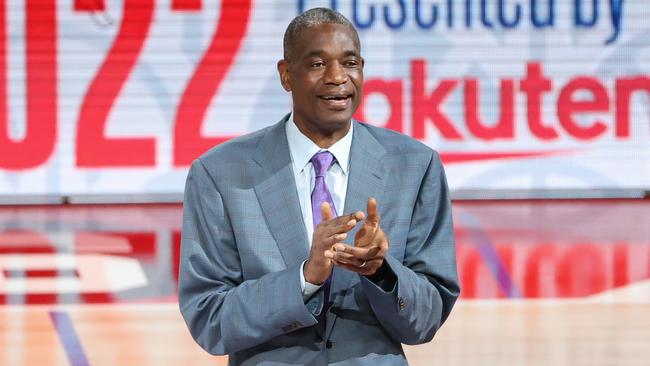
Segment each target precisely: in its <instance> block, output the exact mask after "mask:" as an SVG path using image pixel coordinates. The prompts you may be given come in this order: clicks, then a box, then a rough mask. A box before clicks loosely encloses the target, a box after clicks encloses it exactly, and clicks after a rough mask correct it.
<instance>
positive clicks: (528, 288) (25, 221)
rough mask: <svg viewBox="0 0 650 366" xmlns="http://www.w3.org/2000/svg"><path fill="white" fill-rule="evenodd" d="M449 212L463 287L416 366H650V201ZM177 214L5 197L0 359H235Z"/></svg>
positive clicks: (417, 354)
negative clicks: (189, 256)
mask: <svg viewBox="0 0 650 366" xmlns="http://www.w3.org/2000/svg"><path fill="white" fill-rule="evenodd" d="M587 213H588V215H587ZM592 213H593V214H592ZM117 217H119V218H120V219H119V220H118V219H116V218H117ZM454 219H455V225H456V236H457V241H458V264H459V275H460V279H461V286H462V288H463V295H462V297H461V300H460V301H459V302H458V304H457V305H456V307H455V308H454V310H453V312H452V314H451V316H450V318H449V319H448V321H447V323H446V324H445V325H444V326H443V327H442V329H441V330H440V331H439V332H438V334H437V335H436V337H435V339H434V340H433V342H431V343H429V344H425V345H419V346H411V347H406V352H407V356H408V359H409V362H410V364H411V365H415V366H418V365H419V366H430V365H446V366H448V365H452V366H453V365H479V366H492V365H495V366H496V365H499V366H503V365H526V366H531V365H532V366H535V365H567V366H569V365H571V366H575V365H578V366H580V365H585V366H587V365H588V366H601V365H603V366H604V365H612V366H632V365H639V366H640V365H646V366H647V365H650V202H649V201H577V202H510V203H507V202H492V203H471V202H455V203H454ZM179 222H180V207H179V206H178V205H164V206H127V207H122V206H114V207H112V206H96V207H72V208H71V207H46V208H37V207H36V208H34V207H32V208H18V207H14V208H0V365H7V366H20V365H25V366H42V365H62V366H63V365H65V366H68V365H71V366H78V365H79V366H83V365H100V366H101V365H107V366H108V365H111V366H113V365H138V366H140V365H142V366H146V365H217V366H218V365H226V363H227V359H226V358H225V357H214V356H210V355H208V354H206V353H205V352H204V351H203V350H201V348H200V347H198V346H197V345H196V344H195V343H194V341H193V340H192V338H191V337H190V335H189V333H188V331H187V328H186V327H185V324H184V323H183V321H182V319H181V317H180V314H179V311H178V305H177V301H176V294H175V288H176V281H177V277H176V273H177V270H178V245H179V240H178V239H179V229H180V223H179ZM378 366H379V365H378Z"/></svg>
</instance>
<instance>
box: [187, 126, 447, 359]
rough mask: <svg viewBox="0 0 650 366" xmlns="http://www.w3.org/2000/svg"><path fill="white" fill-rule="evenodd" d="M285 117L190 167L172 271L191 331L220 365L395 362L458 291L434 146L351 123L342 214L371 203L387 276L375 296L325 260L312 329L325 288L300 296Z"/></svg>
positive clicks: (300, 250) (424, 335)
mask: <svg viewBox="0 0 650 366" xmlns="http://www.w3.org/2000/svg"><path fill="white" fill-rule="evenodd" d="M286 120H287V118H286V117H285V118H284V119H283V120H282V121H280V122H279V123H277V124H275V125H273V126H270V127H267V128H265V129H262V130H260V131H257V132H254V133H252V134H249V135H246V136H242V137H239V138H235V139H233V140H230V141H228V142H226V143H224V144H221V145H219V146H217V147H215V148H213V149H211V150H210V151H208V152H207V153H205V154H204V155H203V156H201V157H200V158H198V159H197V160H196V161H195V162H194V164H193V165H192V167H191V169H190V172H189V174H188V177H187V185H186V188H185V203H184V213H183V235H182V248H181V263H180V277H179V302H180V310H181V313H182V315H183V317H184V319H185V321H186V323H187V325H188V327H189V330H190V332H191V334H192V336H193V337H194V339H195V340H196V341H197V342H198V344H199V345H201V347H203V348H204V349H205V350H206V351H208V352H210V353H212V354H228V355H229V356H230V358H229V362H230V364H231V365H325V364H339V365H373V366H378V365H402V364H406V359H405V357H404V353H403V350H402V346H401V344H402V343H405V344H419V343H424V342H428V341H430V340H431V339H432V338H433V336H434V334H435V333H436V331H437V330H438V328H439V327H440V325H441V324H442V323H443V322H444V320H445V319H446V318H447V316H448V315H449V312H450V311H451V308H452V306H453V304H454V302H455V301H456V298H457V297H458V294H459V286H458V279H457V274H456V258H455V242H454V235H453V228H452V220H451V204H450V200H449V193H448V190H447V184H446V180H445V175H444V171H443V168H442V165H441V163H440V159H439V157H438V154H437V153H436V152H434V151H433V150H431V149H430V148H428V147H426V146H425V145H423V144H421V143H419V142H417V141H415V140H413V139H411V138H409V137H406V136H403V135H400V134H398V133H396V132H393V131H389V130H386V129H380V128H376V127H372V126H369V125H365V124H361V123H358V122H353V123H355V125H354V134H353V137H352V148H351V151H350V154H351V155H350V168H349V177H348V191H347V195H346V201H345V213H349V212H353V211H356V210H362V211H364V212H365V210H366V203H367V200H368V198H369V197H376V198H377V200H378V202H379V208H380V213H381V217H382V222H381V226H382V228H383V229H384V231H385V232H386V234H387V236H388V239H389V252H388V255H387V257H386V262H387V264H388V265H389V267H390V269H391V270H392V272H394V274H395V276H396V278H397V284H396V286H395V288H394V289H393V290H392V292H385V291H384V290H382V289H381V288H380V287H378V286H377V285H375V284H374V283H373V282H371V281H369V280H368V279H367V278H365V277H363V276H359V275H357V274H355V273H352V272H350V271H346V270H342V269H339V268H336V269H335V270H334V274H333V281H332V285H331V294H330V300H331V301H332V305H331V306H330V308H329V310H328V314H327V317H326V319H327V322H326V324H324V323H323V322H321V324H319V323H318V320H319V319H322V318H321V317H319V316H318V314H319V313H320V311H321V309H322V304H323V301H324V299H323V294H322V293H323V291H322V290H319V292H317V293H316V294H315V295H314V296H313V297H312V298H311V299H310V300H309V301H308V302H307V303H306V304H305V303H304V302H303V299H302V293H301V287H300V275H299V271H300V266H301V263H302V262H303V261H304V260H305V259H307V257H308V255H309V243H308V241H307V232H306V229H305V226H304V224H303V220H302V215H301V212H300V204H299V201H298V194H297V191H296V184H295V180H294V175H293V172H292V167H291V157H290V153H289V147H288V144H287V138H286V133H285V127H284V124H285V122H286ZM358 226H360V225H358ZM348 238H349V239H348V240H347V241H348V242H350V243H351V242H352V240H353V238H354V232H353V233H352V235H349V236H348Z"/></svg>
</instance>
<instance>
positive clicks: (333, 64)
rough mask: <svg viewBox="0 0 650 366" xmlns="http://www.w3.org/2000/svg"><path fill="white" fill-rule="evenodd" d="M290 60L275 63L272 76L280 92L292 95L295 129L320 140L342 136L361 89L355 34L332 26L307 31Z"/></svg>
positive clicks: (361, 75) (359, 96)
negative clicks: (336, 134) (278, 82)
mask: <svg viewBox="0 0 650 366" xmlns="http://www.w3.org/2000/svg"><path fill="white" fill-rule="evenodd" d="M290 57H291V59H290V60H282V61H280V62H279V63H278V70H279V72H280V79H281V82H282V86H283V87H284V89H285V90H287V91H291V92H292V98H293V110H294V112H295V113H294V120H295V121H296V124H297V125H298V127H302V128H301V129H307V130H308V131H309V132H312V133H317V134H321V135H331V134H332V133H334V132H336V131H341V130H347V126H348V123H349V122H350V119H351V118H352V114H354V112H355V111H356V110H357V107H359V103H360V102H361V87H362V84H363V63H364V61H363V58H362V57H361V52H360V47H359V41H358V39H357V36H356V34H355V32H354V31H353V30H352V29H350V28H349V27H347V26H344V25H341V24H333V23H325V24H321V25H318V26H314V27H310V28H307V29H306V30H305V31H304V32H303V33H302V34H301V35H300V36H299V37H298V38H297V39H296V43H295V44H294V48H293V53H292V55H291V56H290ZM303 132H304V131H303Z"/></svg>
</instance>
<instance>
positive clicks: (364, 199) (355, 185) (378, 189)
mask: <svg viewBox="0 0 650 366" xmlns="http://www.w3.org/2000/svg"><path fill="white" fill-rule="evenodd" d="M353 123H354V132H353V135H352V147H351V148H350V167H349V170H348V172H349V176H348V188H347V193H346V195H345V214H348V213H351V212H354V211H363V212H366V207H367V203H368V199H369V198H370V197H375V198H376V199H377V201H378V202H379V203H380V205H381V202H382V197H381V195H382V193H383V191H384V175H385V172H384V165H383V164H382V159H383V157H384V155H385V153H386V150H385V149H384V148H383V146H381V144H380V143H379V142H378V141H377V140H376V139H375V138H374V136H372V134H370V132H369V131H368V129H367V127H366V126H364V125H363V124H361V123H358V122H353ZM380 207H381V206H380ZM360 227H361V225H357V227H356V228H355V229H354V230H352V231H351V232H350V233H349V235H348V238H347V239H346V240H345V242H346V243H348V244H350V245H353V244H354V236H355V234H356V232H357V231H358V230H359V228H360ZM354 276H356V274H355V273H353V272H351V271H347V270H343V269H340V268H335V269H334V275H333V277H332V285H331V286H332V287H331V290H330V299H332V300H333V304H332V306H331V308H334V309H336V308H339V307H340V306H341V303H342V301H343V298H344V297H345V296H346V295H349V285H350V281H351V280H352V279H353V278H354ZM334 309H332V310H334ZM334 313H335V315H334V316H331V315H330V314H328V317H327V331H326V335H327V337H326V339H327V338H329V334H330V332H331V330H332V327H333V326H334V322H335V320H336V310H334Z"/></svg>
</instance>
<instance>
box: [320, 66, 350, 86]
mask: <svg viewBox="0 0 650 366" xmlns="http://www.w3.org/2000/svg"><path fill="white" fill-rule="evenodd" d="M323 81H324V82H325V83H326V84H334V85H341V84H345V83H346V82H347V81H348V73H347V72H346V70H345V68H344V67H343V65H341V64H340V63H338V62H332V63H330V64H329V65H328V66H327V68H326V69H325V75H324V80H323Z"/></svg>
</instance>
